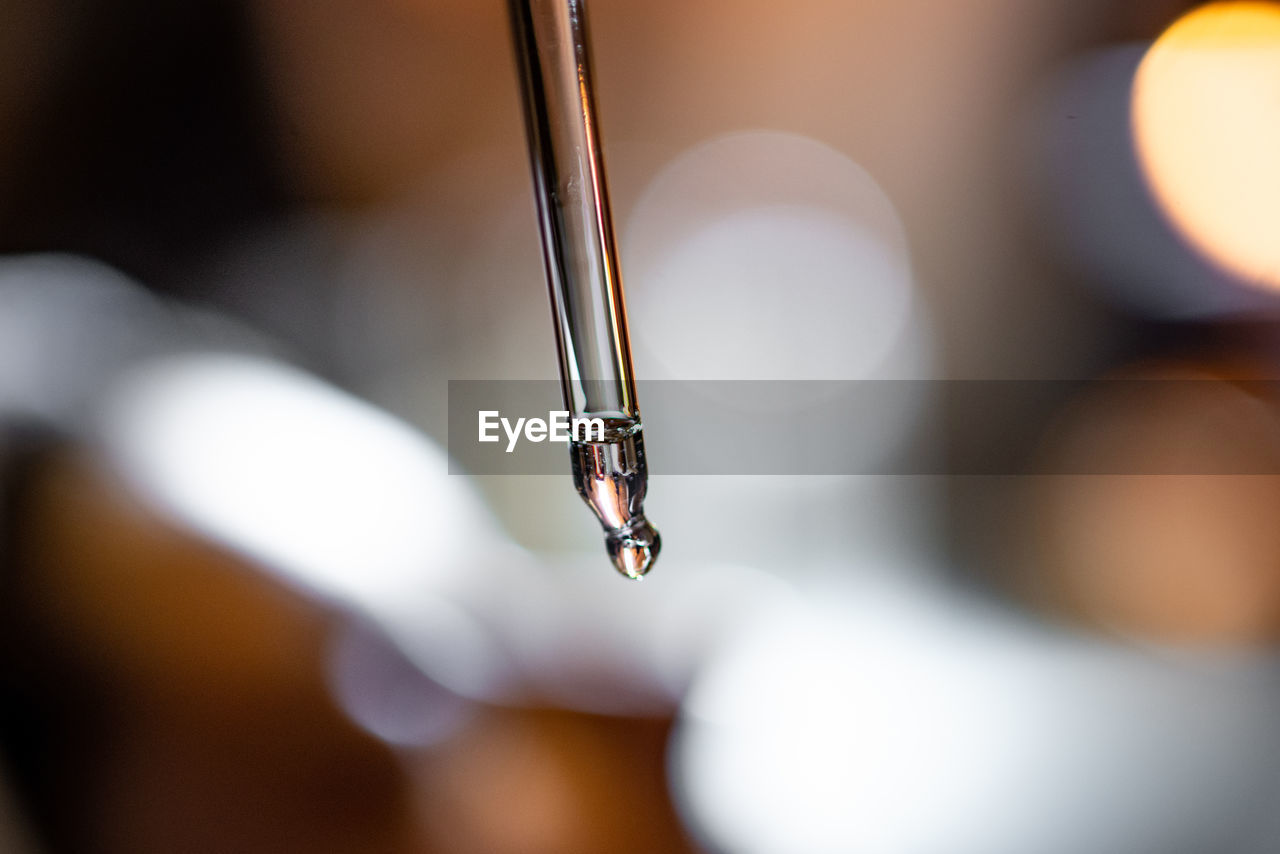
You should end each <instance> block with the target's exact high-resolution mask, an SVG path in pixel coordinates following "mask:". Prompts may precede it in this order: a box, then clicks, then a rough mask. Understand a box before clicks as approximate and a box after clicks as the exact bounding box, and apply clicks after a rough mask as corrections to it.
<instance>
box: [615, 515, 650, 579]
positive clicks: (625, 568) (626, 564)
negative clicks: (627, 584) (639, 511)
mask: <svg viewBox="0 0 1280 854" xmlns="http://www.w3.org/2000/svg"><path fill="white" fill-rule="evenodd" d="M604 543H605V547H606V548H607V549H608V550H609V557H610V558H612V560H613V565H614V567H615V568H617V570H618V572H620V573H622V574H623V575H625V576H626V577H627V578H630V579H631V580H633V581H640V580H641V579H643V578H644V577H645V575H646V574H647V573H648V572H649V570H650V569H652V568H653V564H654V561H656V560H657V559H658V552H659V551H661V550H662V537H660V536H658V531H657V529H656V528H654V527H653V526H652V525H650V524H649V520H647V519H645V518H644V517H643V516H641V517H639V518H638V519H634V520H632V522H631V523H630V524H629V525H627V527H626V528H622V529H619V530H617V531H611V532H609V533H608V534H606V535H605V538H604Z"/></svg>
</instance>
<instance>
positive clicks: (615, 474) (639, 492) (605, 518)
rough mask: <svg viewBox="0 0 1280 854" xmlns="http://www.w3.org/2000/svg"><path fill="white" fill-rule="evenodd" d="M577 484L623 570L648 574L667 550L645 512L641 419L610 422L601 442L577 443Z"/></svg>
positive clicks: (572, 448) (637, 575)
mask: <svg viewBox="0 0 1280 854" xmlns="http://www.w3.org/2000/svg"><path fill="white" fill-rule="evenodd" d="M570 453H571V455H572V459H573V482H574V486H576V487H577V489H578V494H579V495H581V496H582V500H583V501H585V502H587V505H588V506H589V507H590V508H591V510H592V512H594V513H595V514H596V518H597V519H599V520H600V524H601V526H602V527H603V528H604V540H605V547H606V548H607V549H608V550H609V557H610V558H611V559H612V560H613V565H614V567H615V568H617V570H618V572H620V573H622V574H623V575H625V576H626V577H628V578H632V579H637V580H638V579H640V578H643V577H644V575H645V573H647V572H648V571H649V568H650V567H651V566H653V562H654V560H656V559H657V557H658V552H659V550H660V549H661V548H662V538H661V537H659V536H658V532H657V530H656V529H655V528H654V527H653V526H652V525H650V524H649V520H648V519H646V518H645V516H644V495H645V490H646V485H647V482H648V467H647V466H646V464H645V459H644V436H643V434H642V432H641V430H640V424H639V422H637V421H626V420H618V419H614V420H607V421H606V422H605V431H604V437H603V439H602V441H591V442H576V441H575V442H572V443H571V444H570Z"/></svg>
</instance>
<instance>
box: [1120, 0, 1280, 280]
mask: <svg viewBox="0 0 1280 854" xmlns="http://www.w3.org/2000/svg"><path fill="white" fill-rule="evenodd" d="M1277 99H1280V5H1277V4H1275V3H1262V2H1228V3H1212V4H1209V5H1207V6H1204V7H1201V8H1199V9H1196V10H1194V11H1193V12H1191V13H1189V14H1188V15H1186V16H1185V17H1183V18H1181V19H1180V20H1179V21H1177V22H1176V23H1175V24H1174V25H1173V26H1171V27H1170V28H1169V29H1168V30H1167V31H1166V32H1165V33H1164V34H1163V35H1162V36H1161V37H1160V38H1159V39H1158V40H1157V41H1156V43H1155V44H1154V45H1153V46H1152V47H1151V50H1150V51H1148V53H1147V55H1146V57H1145V58H1144V59H1143V61H1142V64H1141V66H1140V67H1139V69H1138V73H1137V76H1136V77H1135V79H1134V85H1133V127H1134V133H1135V140H1136V145H1137V149H1138V152H1139V156H1140V158H1141V160H1142V164H1143V167H1144V169H1145V171H1146V174H1147V176H1148V178H1149V180H1150V183H1151V186H1152V189H1153V191H1154V193H1155V195H1156V198H1157V199H1158V200H1159V202H1160V204H1161V206H1162V208H1163V210H1164V212H1165V214H1166V215H1168V217H1169V218H1170V219H1171V220H1172V221H1173V222H1174V224H1175V225H1176V226H1177V227H1178V228H1179V229H1180V230H1181V232H1182V233H1183V235H1184V236H1185V237H1186V238H1187V239H1188V240H1189V241H1190V242H1191V243H1192V244H1193V245H1194V246H1195V247H1197V248H1198V249H1199V250H1200V251H1202V252H1204V253H1205V254H1206V255H1207V256H1209V257H1210V258H1212V259H1214V260H1215V261H1216V262H1218V263H1219V264H1221V265H1223V266H1224V267H1226V268H1228V269H1229V270H1231V271H1232V272H1234V273H1235V274H1236V275H1237V276H1239V277H1241V278H1242V279H1244V280H1245V281H1247V282H1250V283H1252V284H1255V285H1257V286H1259V287H1265V288H1271V289H1277V288H1280V240H1277V239H1276V226H1277V223H1280V163H1277V161H1276V157H1275V153H1276V151H1277V150H1280V113H1277V111H1276V103H1277Z"/></svg>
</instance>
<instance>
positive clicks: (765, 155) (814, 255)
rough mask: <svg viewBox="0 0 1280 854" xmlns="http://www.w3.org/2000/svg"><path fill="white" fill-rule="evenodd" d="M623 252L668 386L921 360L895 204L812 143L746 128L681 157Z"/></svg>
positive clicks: (645, 343)
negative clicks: (679, 382) (678, 381)
mask: <svg viewBox="0 0 1280 854" xmlns="http://www.w3.org/2000/svg"><path fill="white" fill-rule="evenodd" d="M623 246H624V259H623V260H624V267H625V270H626V274H627V282H628V290H627V300H628V308H629V313H630V317H631V323H632V332H633V336H634V338H635V340H636V342H637V346H638V348H639V349H641V350H642V354H643V355H642V356H641V358H642V359H648V360H652V362H653V363H655V364H656V365H660V366H661V368H662V369H663V371H664V372H665V373H666V374H667V375H668V376H670V377H672V378H677V379H715V380H723V379H757V380H758V379H784V380H792V379H856V378H862V377H870V376H893V377H899V378H906V377H915V376H918V372H919V371H920V370H922V365H923V364H924V362H925V361H926V360H927V347H926V346H925V338H924V332H923V327H922V326H921V324H920V317H919V314H918V310H919V306H918V304H917V303H916V302H915V300H914V298H913V285H912V278H911V271H910V262H909V260H908V257H907V249H906V239H905V236H904V233H903V230H902V226H901V223H900V222H899V219H898V216H897V213H896V211H895V210H894V207H893V204H892V203H891V202H890V201H889V199H888V197H887V196H886V195H885V194H884V192H883V191H882V190H881V189H880V188H879V187H878V186H877V185H876V183H875V181H874V180H873V179H872V178H871V177H870V176H869V175H868V174H867V173H866V172H865V171H864V170H863V169H862V168H861V167H859V166H858V165H857V164H856V163H854V162H853V161H852V160H850V159H849V158H848V157H846V156H844V155H843V154H841V153H840V152H838V151H836V150H835V149H832V148H829V147H828V146H825V145H823V144H822V143H819V142H816V141H814V140H812V139H808V138H806V137H803V136H797V135H794V134H788V133H780V132H774V131H752V132H743V133H736V134H730V135H728V136H723V137H718V138H716V139H713V140H711V141H709V142H706V143H703V144H702V145H699V146H697V147H695V148H693V149H691V150H689V151H687V152H685V153H684V154H683V155H681V156H680V157H678V158H677V159H676V160H674V161H673V162H672V163H670V164H669V165H668V166H666V167H665V168H664V169H663V171H662V172H661V173H660V174H659V175H658V176H657V177H656V178H655V179H654V180H653V182H652V183H651V184H650V186H649V187H648V188H647V189H646V191H645V193H644V195H643V196H642V197H641V199H640V201H639V202H638V203H637V205H636V207H635V209H634V210H633V211H632V213H631V216H630V219H629V222H628V225H627V229H626V234H625V240H624V241H623ZM642 368H643V362H642ZM642 373H643V370H642Z"/></svg>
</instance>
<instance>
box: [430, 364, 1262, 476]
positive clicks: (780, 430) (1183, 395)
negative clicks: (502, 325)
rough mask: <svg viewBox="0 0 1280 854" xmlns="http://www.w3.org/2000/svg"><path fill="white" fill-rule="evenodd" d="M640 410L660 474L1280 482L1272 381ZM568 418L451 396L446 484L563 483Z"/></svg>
mask: <svg viewBox="0 0 1280 854" xmlns="http://www.w3.org/2000/svg"><path fill="white" fill-rule="evenodd" d="M638 397H639V401H640V405H641V409H642V412H643V419H644V436H645V446H646V449H647V453H648V460H649V469H650V472H651V473H653V474H683V475H866V474H878V475H1022V474H1135V475H1136V474H1200V475H1228V474H1231V475H1241V474H1280V406H1278V405H1277V401H1280V381H1272V380H1246V381H1230V382H1228V381H1222V380H1215V379H1205V380H1199V379H1186V380H1184V379H1170V380H1164V379H1155V380H1148V379H1139V380H1127V379H1125V380H1094V381H1088V382H1068V381H1020V380H947V381H942V380H937V381H909V380H903V381H891V380H858V381H823V380H812V381H810V380H799V381H763V380H762V381H647V382H641V383H639V384H638ZM563 409H564V406H563V403H562V399H561V393H560V387H559V384H558V383H557V382H555V381H537V380H533V381H514V380H513V381H505V380H504V381H484V380H479V381H470V380H459V381H452V382H450V383H449V440H448V445H449V453H450V456H451V463H450V470H451V471H452V472H454V473H471V474H482V475H529V474H564V473H566V472H567V471H568V465H569V450H568V447H569V446H568V443H567V441H559V440H562V439H563V440H567V439H568V438H569V431H570V429H571V422H570V421H569V420H568V416H567V413H564V412H562V410H563ZM504 419H505V421H504ZM585 426H586V425H583V427H584V428H585Z"/></svg>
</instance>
